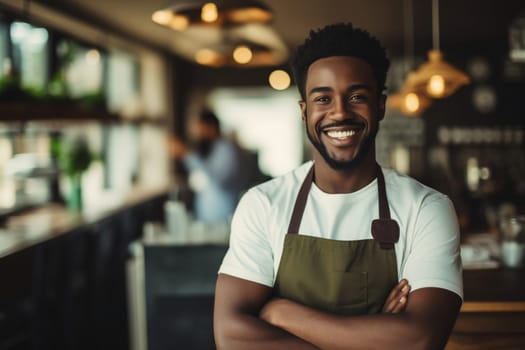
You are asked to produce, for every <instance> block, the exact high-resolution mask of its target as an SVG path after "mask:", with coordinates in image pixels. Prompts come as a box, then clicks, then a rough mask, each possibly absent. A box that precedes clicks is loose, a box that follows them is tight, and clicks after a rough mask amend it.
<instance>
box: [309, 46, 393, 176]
mask: <svg viewBox="0 0 525 350" xmlns="http://www.w3.org/2000/svg"><path fill="white" fill-rule="evenodd" d="M305 90H306V101H300V102H299V103H300V106H301V112H302V118H303V122H304V123H305V125H306V132H307V134H308V138H309V139H310V141H311V142H312V144H313V145H314V147H315V148H316V150H317V151H318V152H319V154H320V155H321V156H322V157H323V159H324V160H325V161H326V163H327V164H328V165H329V166H330V167H332V168H333V169H337V170H342V169H352V168H353V167H355V166H356V165H357V164H359V163H360V162H361V160H362V159H363V158H365V156H367V155H369V153H370V152H373V151H374V147H373V145H374V141H375V136H376V134H377V131H378V129H379V120H381V119H383V117H384V112H385V96H384V95H380V94H379V93H378V88H377V84H376V81H375V79H374V74H373V71H372V67H371V66H370V65H369V64H368V63H367V62H366V61H364V60H362V59H360V58H356V57H349V56H333V57H327V58H321V59H319V60H317V61H315V62H314V63H312V64H311V65H310V67H309V69H308V73H307V79H306V89H305Z"/></svg>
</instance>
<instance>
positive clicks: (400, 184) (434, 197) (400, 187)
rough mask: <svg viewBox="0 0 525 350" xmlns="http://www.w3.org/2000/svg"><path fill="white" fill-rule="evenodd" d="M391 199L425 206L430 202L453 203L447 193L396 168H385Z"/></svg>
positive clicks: (395, 201) (396, 201) (388, 193)
mask: <svg viewBox="0 0 525 350" xmlns="http://www.w3.org/2000/svg"><path fill="white" fill-rule="evenodd" d="M383 173H384V176H385V183H386V188H387V195H388V196H389V201H392V202H394V203H402V204H404V205H414V204H417V205H418V206H425V205H427V204H430V203H442V204H445V205H449V204H451V202H450V199H449V198H448V196H447V195H445V194H443V193H441V192H439V191H437V190H435V189H433V188H431V187H429V186H427V185H425V184H423V183H421V182H419V181H418V180H416V179H414V178H412V177H410V176H408V175H405V174H401V173H399V172H397V171H395V170H394V169H389V168H383Z"/></svg>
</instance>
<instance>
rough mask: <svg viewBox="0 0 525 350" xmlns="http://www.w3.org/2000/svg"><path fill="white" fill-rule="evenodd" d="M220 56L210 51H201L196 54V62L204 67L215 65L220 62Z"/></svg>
mask: <svg viewBox="0 0 525 350" xmlns="http://www.w3.org/2000/svg"><path fill="white" fill-rule="evenodd" d="M219 57H220V55H219V54H218V53H217V52H215V51H213V50H210V49H201V50H199V51H197V53H196V54H195V61H197V63H199V64H203V65H207V66H210V65H214V64H216V62H217V61H218V59H219Z"/></svg>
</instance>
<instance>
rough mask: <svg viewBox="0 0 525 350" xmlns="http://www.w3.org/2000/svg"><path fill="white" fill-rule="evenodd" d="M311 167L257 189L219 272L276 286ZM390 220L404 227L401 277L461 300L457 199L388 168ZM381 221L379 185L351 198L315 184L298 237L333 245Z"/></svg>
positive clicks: (238, 219)
mask: <svg viewBox="0 0 525 350" xmlns="http://www.w3.org/2000/svg"><path fill="white" fill-rule="evenodd" d="M311 166H312V162H307V163H305V164H303V165H301V166H300V167H299V168H297V169H295V170H294V171H292V172H290V173H288V174H286V175H284V176H281V177H278V178H275V179H273V180H270V181H268V182H265V183H263V184H261V185H258V186H256V187H254V188H252V189H250V190H249V191H248V192H246V193H245V195H244V196H243V197H242V199H241V201H240V202H239V205H238V206H237V209H236V211H235V214H234V216H233V221H232V228H231V236H230V247H229V250H228V252H227V253H226V256H225V257H224V260H223V262H222V265H221V267H220V269H219V273H224V274H228V275H231V276H235V277H238V278H242V279H246V280H249V281H252V282H256V283H260V284H263V285H266V286H269V287H273V285H274V283H275V277H276V274H277V270H278V268H279V262H280V260H281V254H282V250H283V244H284V237H285V235H286V233H287V232H286V231H287V229H288V225H289V222H290V218H291V215H292V211H293V206H294V204H295V200H296V198H297V193H298V192H299V188H300V187H301V185H302V183H303V181H304V178H305V177H306V174H307V172H308V170H309V169H310V167H311ZM383 174H384V177H385V184H386V192H387V197H388V203H389V207H390V215H391V217H392V219H394V220H396V221H397V222H398V224H399V228H400V237H399V241H398V242H397V243H396V244H395V251H396V258H397V269H398V276H399V278H400V279H401V278H406V279H407V280H408V282H409V283H410V285H411V287H412V289H411V290H412V291H414V290H416V289H419V288H425V287H436V288H443V289H446V290H449V291H452V292H454V293H456V294H458V295H459V296H460V297H461V298H463V283H462V267H461V259H460V252H459V228H458V223H457V217H456V213H455V210H454V207H453V205H452V202H451V201H450V200H449V199H448V197H447V196H445V195H444V194H441V193H439V192H437V191H435V190H433V189H431V188H429V187H427V186H425V185H423V184H421V183H419V182H417V181H416V180H414V179H412V178H411V177H408V176H405V175H401V174H399V173H397V172H395V171H394V170H391V169H383ZM378 217H379V208H378V193H377V180H374V181H372V182H371V183H370V184H368V185H367V186H365V187H363V188H362V189H360V190H358V191H356V192H353V193H345V194H328V193H325V192H323V191H321V190H320V189H319V188H318V187H317V186H316V185H315V183H313V184H312V187H311V189H310V193H309V194H308V200H307V202H306V207H305V210H304V214H303V218H302V221H301V225H300V228H299V232H300V234H304V235H310V236H316V237H323V238H329V239H335V240H346V241H351V240H359V239H372V234H371V230H370V227H371V222H372V220H373V219H376V218H378Z"/></svg>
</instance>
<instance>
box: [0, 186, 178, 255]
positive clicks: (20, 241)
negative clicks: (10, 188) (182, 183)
mask: <svg viewBox="0 0 525 350" xmlns="http://www.w3.org/2000/svg"><path fill="white" fill-rule="evenodd" d="M167 192H168V187H167V186H165V187H157V188H150V187H148V188H147V187H133V188H131V189H130V190H128V191H126V193H120V194H116V193H108V194H107V195H105V196H104V198H101V200H100V203H97V205H96V206H94V205H92V206H91V207H89V208H86V209H84V210H83V211H82V212H81V213H72V212H70V211H68V209H67V208H66V207H65V206H63V205H60V204H48V205H43V206H41V207H38V208H36V209H32V210H28V211H25V212H22V213H18V214H13V215H11V216H9V217H8V219H7V220H6V223H5V225H4V227H2V228H0V258H3V257H5V256H8V255H11V254H14V253H16V252H18V251H21V250H23V249H26V248H29V247H31V246H34V245H37V244H40V243H42V242H45V241H48V240H50V239H53V238H56V237H59V236H61V235H63V234H65V233H67V232H69V231H71V230H72V229H75V228H77V227H79V226H82V225H88V224H92V223H95V222H97V221H99V220H102V219H104V218H105V217H107V216H110V215H111V214H113V213H115V212H117V211H119V210H122V209H125V208H127V207H130V206H133V205H135V204H138V203H140V202H142V201H145V200H147V199H149V198H153V197H155V196H158V195H162V194H164V193H167Z"/></svg>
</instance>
